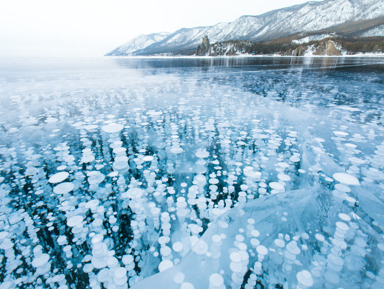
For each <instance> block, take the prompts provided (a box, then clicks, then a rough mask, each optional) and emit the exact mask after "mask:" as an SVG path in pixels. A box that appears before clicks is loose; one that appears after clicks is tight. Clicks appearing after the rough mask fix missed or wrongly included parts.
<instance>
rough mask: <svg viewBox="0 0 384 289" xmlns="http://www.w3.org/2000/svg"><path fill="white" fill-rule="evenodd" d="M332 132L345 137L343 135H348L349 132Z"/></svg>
mask: <svg viewBox="0 0 384 289" xmlns="http://www.w3.org/2000/svg"><path fill="white" fill-rule="evenodd" d="M333 133H334V134H335V135H336V136H339V137H345V136H347V135H349V133H347V132H344V131H334V132H333Z"/></svg>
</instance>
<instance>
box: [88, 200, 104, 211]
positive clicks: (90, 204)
mask: <svg viewBox="0 0 384 289" xmlns="http://www.w3.org/2000/svg"><path fill="white" fill-rule="evenodd" d="M99 203H100V201H99V200H98V199H94V200H90V201H88V202H87V203H86V204H85V207H86V208H87V209H91V210H94V209H96V208H97V206H98V205H99Z"/></svg>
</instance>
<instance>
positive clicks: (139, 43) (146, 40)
mask: <svg viewBox="0 0 384 289" xmlns="http://www.w3.org/2000/svg"><path fill="white" fill-rule="evenodd" d="M169 34H170V33H168V32H160V33H152V34H148V35H140V36H138V37H136V38H135V39H132V40H131V41H129V42H127V43H125V44H123V45H121V46H119V47H117V48H116V49H114V50H112V51H111V52H109V53H107V54H106V55H107V56H115V55H130V54H132V53H133V52H134V51H136V50H140V49H143V48H145V47H148V46H149V45H151V44H153V43H155V42H159V41H161V40H163V39H164V38H165V37H167V36H168V35H169Z"/></svg>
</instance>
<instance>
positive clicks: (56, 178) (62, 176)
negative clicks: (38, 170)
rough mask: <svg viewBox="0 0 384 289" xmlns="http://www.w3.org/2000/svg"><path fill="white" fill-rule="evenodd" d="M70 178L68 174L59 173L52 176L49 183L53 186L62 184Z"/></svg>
mask: <svg viewBox="0 0 384 289" xmlns="http://www.w3.org/2000/svg"><path fill="white" fill-rule="evenodd" d="M68 177H69V173H68V172H59V173H56V174H54V175H52V176H51V177H50V178H49V180H48V182H50V183H51V184H56V183H61V182H62V181H64V180H65V179H66V178H68Z"/></svg>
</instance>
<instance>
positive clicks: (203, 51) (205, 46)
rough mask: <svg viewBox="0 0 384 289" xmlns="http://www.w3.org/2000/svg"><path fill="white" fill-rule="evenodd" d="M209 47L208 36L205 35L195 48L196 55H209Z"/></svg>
mask: <svg viewBox="0 0 384 289" xmlns="http://www.w3.org/2000/svg"><path fill="white" fill-rule="evenodd" d="M210 48H211V44H210V43H209V39H208V36H207V35H205V37H204V38H203V41H202V43H201V44H200V45H199V46H198V47H197V49H196V55H198V56H205V55H209V49H210Z"/></svg>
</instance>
